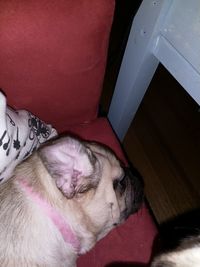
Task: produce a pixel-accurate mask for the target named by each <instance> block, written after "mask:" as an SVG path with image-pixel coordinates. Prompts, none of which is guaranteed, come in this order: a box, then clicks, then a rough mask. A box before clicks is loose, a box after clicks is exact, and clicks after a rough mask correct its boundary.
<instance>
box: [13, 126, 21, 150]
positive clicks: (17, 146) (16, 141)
mask: <svg viewBox="0 0 200 267" xmlns="http://www.w3.org/2000/svg"><path fill="white" fill-rule="evenodd" d="M13 147H14V148H15V149H16V150H19V149H20V147H21V145H20V141H19V128H18V127H17V136H16V139H15V140H14V141H13Z"/></svg>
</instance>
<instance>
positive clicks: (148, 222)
mask: <svg viewBox="0 0 200 267" xmlns="http://www.w3.org/2000/svg"><path fill="white" fill-rule="evenodd" d="M68 131H70V132H72V133H75V134H77V135H78V136H80V137H82V138H85V139H88V140H93V141H98V142H102V143H104V144H106V145H108V146H109V147H110V148H111V149H113V150H114V151H115V153H116V154H117V155H118V157H119V158H120V159H121V160H123V161H124V162H126V160H125V157H124V154H123V153H122V150H121V147H120V145H119V142H118V141H117V139H116V137H115V135H114V133H113V131H112V129H111V127H110V125H109V123H108V121H107V119H106V118H99V119H96V120H95V121H93V122H92V123H88V124H82V125H79V126H74V127H70V128H68ZM156 234H157V229H156V226H155V224H154V222H153V220H152V217H151V216H150V214H149V211H148V209H147V208H146V206H145V205H144V207H143V208H142V209H141V210H140V211H139V212H138V213H137V214H135V215H132V216H131V217H129V219H128V220H127V221H126V223H124V224H123V225H121V226H120V227H118V228H116V229H114V230H113V231H112V232H111V233H110V234H109V235H108V236H107V237H105V238H104V239H103V240H101V241H100V242H99V243H98V244H97V245H96V246H95V248H94V249H93V250H92V251H90V252H89V253H87V254H86V255H83V256H81V257H80V258H79V260H78V267H86V266H92V267H105V266H107V264H109V263H112V262H137V263H148V262H149V260H150V257H151V253H152V245H153V241H154V239H155V236H156ZM120 266H123V265H122V264H120Z"/></svg>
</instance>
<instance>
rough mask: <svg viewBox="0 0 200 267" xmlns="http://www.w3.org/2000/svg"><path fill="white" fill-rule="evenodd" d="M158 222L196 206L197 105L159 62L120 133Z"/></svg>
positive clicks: (199, 172)
mask: <svg viewBox="0 0 200 267" xmlns="http://www.w3.org/2000/svg"><path fill="white" fill-rule="evenodd" d="M123 145H124V148H125V150H126V152H127V154H128V156H129V159H130V160H131V162H132V163H133V165H134V166H135V167H136V168H137V169H138V170H139V172H140V173H141V174H142V176H143V178H144V181H145V188H146V190H145V191H146V197H147V200H148V202H149V204H150V207H151V208H152V211H153V213H154V216H155V218H156V220H157V222H158V223H162V222H165V221H167V220H169V219H171V218H173V217H175V216H177V215H180V214H182V213H184V212H186V211H189V210H192V209H195V208H198V207H200V113H199V107H198V105H197V104H196V103H195V102H194V101H193V100H192V99H191V98H190V97H189V96H188V95H187V93H186V92H185V91H184V89H183V88H182V87H181V86H180V85H179V84H178V83H177V82H176V81H175V80H174V79H173V78H172V76H171V75H170V74H169V73H168V72H167V71H166V70H165V69H164V67H162V66H160V67H159V69H158V71H157V73H156V75H155V76H154V79H153V81H152V82H151V85H150V87H149V89H148V91H147V93H146V95H145V98H144V100H143V102H142V105H141V106H140V108H139V110H138V112H137V114H136V117H135V119H134V121H133V122H132V125H131V127H130V129H129V131H128V133H127V135H126V137H125V140H124V143H123Z"/></svg>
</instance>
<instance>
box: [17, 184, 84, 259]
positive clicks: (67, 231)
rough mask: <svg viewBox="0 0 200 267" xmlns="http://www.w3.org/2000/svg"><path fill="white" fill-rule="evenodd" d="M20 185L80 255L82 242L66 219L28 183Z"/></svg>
mask: <svg viewBox="0 0 200 267" xmlns="http://www.w3.org/2000/svg"><path fill="white" fill-rule="evenodd" d="M19 183H20V186H21V187H22V188H23V190H24V191H25V193H26V194H27V196H29V197H30V198H31V199H32V200H33V201H34V202H35V203H36V204H37V205H38V206H39V208H40V209H41V210H42V211H43V213H44V214H45V215H46V216H47V217H49V219H50V220H51V221H52V223H53V224H54V225H55V226H56V228H57V229H58V230H59V232H60V233H61V235H62V237H63V239H64V241H65V242H66V243H68V244H70V245H71V246H72V247H73V249H74V250H75V252H76V253H77V254H78V253H79V252H80V241H79V240H78V238H77V236H76V235H75V233H74V232H73V231H72V229H71V227H70V226H69V224H68V223H67V222H66V219H65V218H64V217H63V216H62V215H61V214H60V212H59V211H58V210H56V209H55V208H54V207H52V206H51V205H50V204H49V203H48V202H47V201H46V200H45V199H44V198H42V197H41V196H40V195H39V194H38V193H37V192H35V191H33V189H32V187H31V186H30V185H28V184H27V182H25V181H22V180H20V182H19Z"/></svg>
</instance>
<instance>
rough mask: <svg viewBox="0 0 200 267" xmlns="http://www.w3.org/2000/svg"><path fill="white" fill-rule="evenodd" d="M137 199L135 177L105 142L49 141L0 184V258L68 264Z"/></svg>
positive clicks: (5, 262)
mask: <svg viewBox="0 0 200 267" xmlns="http://www.w3.org/2000/svg"><path fill="white" fill-rule="evenodd" d="M142 200H143V188H142V182H141V180H140V179H138V178H137V177H135V176H133V175H132V174H131V172H130V171H129V170H124V169H123V168H122V167H121V164H120V162H119V160H118V159H117V158H116V157H115V155H114V154H113V153H112V152H111V151H110V150H109V149H108V148H106V147H104V146H102V145H100V144H97V143H94V142H86V141H81V140H78V139H76V138H74V137H71V136H64V137H61V138H58V139H56V140H53V141H49V142H48V143H46V144H45V145H43V146H42V147H40V148H39V149H38V150H37V151H35V152H34V153H33V154H32V155H31V156H30V157H29V158H28V159H26V160H25V161H24V162H22V163H21V164H19V165H18V166H17V167H16V168H15V170H14V173H13V175H12V177H11V178H10V179H9V180H7V181H6V182H5V183H4V184H2V185H1V187H0V240H1V245H0V266H1V267H19V266H20V267H58V266H59V267H74V266H76V259H77V257H78V255H81V254H83V253H86V252H87V251H89V250H90V249H91V248H92V247H93V246H94V245H95V243H96V242H97V241H98V240H100V239H101V238H103V237H104V236H105V235H106V234H107V233H108V232H110V231H111V230H112V229H113V228H114V227H116V226H117V225H119V224H121V223H122V222H124V221H125V220H126V219H127V218H128V216H129V215H130V214H132V213H134V212H136V211H137V210H138V209H139V207H140V205H141V203H142Z"/></svg>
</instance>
